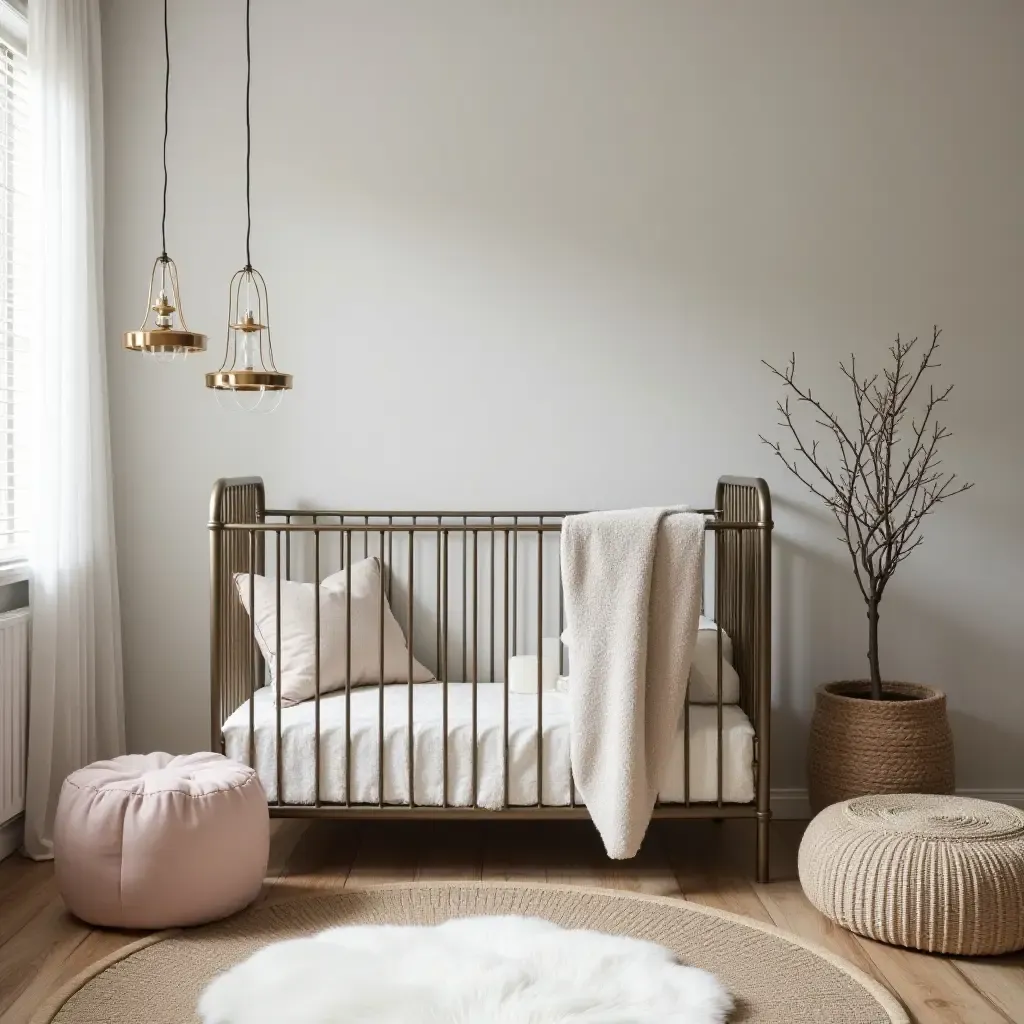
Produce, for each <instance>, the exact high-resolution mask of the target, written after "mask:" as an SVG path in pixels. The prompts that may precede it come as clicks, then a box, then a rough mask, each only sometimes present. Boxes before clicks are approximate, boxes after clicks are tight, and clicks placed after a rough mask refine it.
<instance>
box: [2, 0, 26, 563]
mask: <svg viewBox="0 0 1024 1024" xmlns="http://www.w3.org/2000/svg"><path fill="white" fill-rule="evenodd" d="M25 34H26V22H25V11H24V4H23V2H22V3H18V2H16V0H0V564H3V563H10V562H14V561H19V560H20V559H22V558H23V557H24V542H25V539H26V538H25V534H26V529H27V515H28V509H27V508H26V498H27V495H26V492H25V480H24V478H25V470H26V465H25V455H24V449H25V444H26V441H27V439H28V431H27V423H26V419H27V412H28V410H27V409H26V407H25V396H26V387H27V385H28V382H29V368H28V365H27V363H28V348H27V339H26V337H25V316H26V305H27V300H28V298H29V296H28V294H27V288H26V285H27V281H26V275H25V271H26V267H27V261H26V259H25V255H26V249H27V245H28V242H29V239H28V237H27V232H26V230H25V217H26V214H27V211H28V202H27V197H26V195H25V189H24V186H25V183H26V181H27V171H26V160H27V157H28V155H29V154H28V152H27V147H26V134H25V130H26V127H27V113H28V112H27V109H26V107H27V102H26V101H27V96H26V70H27V69H26V67H25V63H26V61H25Z"/></svg>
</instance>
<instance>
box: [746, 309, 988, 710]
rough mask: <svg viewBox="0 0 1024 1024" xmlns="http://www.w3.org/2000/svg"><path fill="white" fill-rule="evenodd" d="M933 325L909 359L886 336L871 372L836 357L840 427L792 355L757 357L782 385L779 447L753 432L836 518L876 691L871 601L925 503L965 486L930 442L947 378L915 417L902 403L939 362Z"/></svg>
mask: <svg viewBox="0 0 1024 1024" xmlns="http://www.w3.org/2000/svg"><path fill="white" fill-rule="evenodd" d="M941 334H942V332H941V331H940V330H939V328H938V327H935V328H934V330H933V332H932V341H931V344H930V345H929V346H928V347H927V349H925V350H924V352H923V353H921V356H920V359H919V360H918V361H917V362H916V364H915V363H914V362H913V355H912V353H913V351H914V348H915V346H916V345H917V341H918V339H917V338H914V339H913V340H912V341H901V340H900V338H899V336H897V338H896V341H895V342H894V343H893V345H892V346H891V347H890V349H889V354H890V355H891V356H892V361H893V365H892V366H891V367H887V368H885V369H883V370H882V373H881V377H880V376H879V375H878V374H875V375H874V376H871V377H861V376H859V375H858V373H857V363H856V359H855V358H854V357H853V356H852V355H851V356H850V363H849V366H847V365H846V364H845V363H840V364H839V369H840V370H841V371H842V373H843V376H844V377H846V379H847V380H848V381H849V382H850V386H851V387H852V389H853V399H854V405H855V407H856V419H855V421H854V422H853V423H852V424H850V425H847V426H844V425H843V423H841V422H840V420H839V417H838V416H836V415H835V414H833V413H831V412H829V411H828V410H827V409H826V408H825V406H824V405H822V404H821V402H819V401H818V400H817V399H816V398H815V397H814V396H813V395H812V394H811V389H810V388H803V387H801V386H800V385H799V384H797V382H796V355H793V356H791V357H790V360H789V363H788V364H787V365H786V366H785V368H784V369H782V370H779V369H776V368H775V367H774V366H772V365H771V363H768V362H765V364H764V365H765V366H767V367H768V369H769V370H771V371H772V373H774V374H775V376H776V377H778V378H779V379H780V380H781V381H782V383H783V386H784V388H785V390H786V392H787V394H786V396H785V398H784V399H783V400H782V401H780V402H779V403H778V411H779V415H780V416H781V417H782V418H781V420H780V422H779V426H780V427H782V428H783V429H784V430H785V431H786V434H787V437H788V440H787V443H786V447H785V448H784V447H783V444H782V443H781V442H779V441H770V440H768V439H767V438H766V437H763V436H762V437H761V440H762V441H763V442H764V443H765V444H766V445H768V446H769V447H770V448H771V449H772V451H774V452H775V454H776V455H777V456H778V457H779V458H780V459H781V460H782V464H783V465H784V466H785V467H786V469H788V470H789V471H790V472H791V473H792V474H793V475H794V476H795V477H796V478H797V479H798V480H799V481H800V482H801V483H802V484H803V485H804V486H805V487H807V488H808V490H810V492H811V493H812V494H814V495H815V496H816V497H818V498H819V499H820V500H821V501H822V502H823V503H824V505H825V506H826V508H828V509H829V510H830V511H831V512H832V514H833V515H834V516H835V517H836V521H837V522H838V523H839V527H840V529H841V530H842V536H841V537H840V540H842V541H843V543H844V544H845V545H846V547H847V549H848V550H849V552H850V561H851V564H852V566H853V574H854V576H855V577H856V580H857V586H858V587H859V588H860V592H861V595H862V597H863V598H864V602H865V604H866V605H867V608H868V664H869V665H870V668H871V696H872V698H873V699H875V700H881V699H882V675H881V670H880V668H879V659H878V606H879V603H880V602H881V600H882V595H883V594H884V593H885V588H886V587H887V586H888V585H889V580H891V579H892V576H893V573H894V572H895V571H896V568H897V566H899V565H900V564H901V563H902V562H904V561H906V559H907V558H908V557H909V556H910V554H911V552H913V551H915V550H916V549H917V548H918V547H919V546H920V544H921V542H922V541H923V540H924V537H923V535H922V534H921V524H922V521H923V520H924V517H925V516H927V515H928V514H930V513H931V512H933V511H934V510H935V507H936V506H937V505H939V504H941V503H942V502H943V501H945V500H946V499H947V498H952V497H953V496H954V495H956V494H963V492H964V491H967V490H970V489H971V488H972V487H973V486H974V484H972V483H963V482H961V481H960V480H959V479H958V477H957V475H956V474H955V473H947V472H945V471H944V470H943V469H941V468H940V467H941V465H942V460H941V459H940V458H939V445H940V444H941V442H942V441H944V440H946V438H948V437H950V436H951V435H950V432H949V430H947V429H946V427H944V426H942V425H941V424H940V423H939V422H938V420H937V418H936V414H937V410H938V408H939V407H940V406H941V405H942V404H943V403H944V402H946V401H947V400H948V398H949V395H950V392H951V391H952V390H953V385H952V384H950V385H949V387H947V388H945V389H943V390H940V391H936V390H935V388H934V387H932V386H929V388H928V397H927V400H926V401H925V402H924V406H923V408H922V409H921V410H920V411H919V413H918V415H917V416H916V417H915V416H913V415H911V412H910V402H911V399H912V397H913V395H914V393H915V391H916V390H917V387H918V385H919V384H920V383H921V381H922V379H923V378H924V377H925V375H926V374H927V373H928V372H929V371H931V370H935V369H938V368H939V366H941V365H942V364H941V363H939V362H937V361H936V354H937V353H938V350H939V336H940V335H941ZM791 396H792V397H793V398H794V399H795V405H796V407H799V406H805V407H806V408H807V410H808V411H809V412H810V414H811V416H812V418H813V423H814V425H815V426H816V427H818V428H820V430H821V431H823V432H824V435H825V437H826V438H827V440H828V441H829V445H828V447H830V448H831V447H834V449H835V452H834V454H835V456H836V459H837V460H838V461H835V460H833V461H832V465H830V464H829V460H827V459H826V456H825V454H824V451H823V446H822V444H821V442H820V440H818V439H814V438H810V439H809V440H805V438H806V437H808V435H807V434H805V433H802V432H801V428H799V427H798V426H797V424H796V423H795V422H794V409H793V408H791V406H790V397H791Z"/></svg>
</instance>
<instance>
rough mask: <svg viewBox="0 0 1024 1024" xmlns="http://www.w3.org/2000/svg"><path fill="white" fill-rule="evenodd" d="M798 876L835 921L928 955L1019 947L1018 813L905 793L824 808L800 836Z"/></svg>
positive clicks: (1022, 917)
mask: <svg viewBox="0 0 1024 1024" xmlns="http://www.w3.org/2000/svg"><path fill="white" fill-rule="evenodd" d="M799 871H800V884H801V885H802V886H803V889H804V892H805V893H806V894H807V898H808V899H809V900H810V901H811V903H813V904H814V906H816V907H817V908H818V910H820V911H821V912H822V913H823V914H824V915H825V916H826V917H829V918H831V919H832V920H833V921H835V922H836V923H837V924H839V925H842V927H844V928H847V929H849V930H850V931H853V932H857V933H858V934H859V935H866V936H867V937H868V938H872V939H877V940H879V941H880V942H888V943H892V944H893V945H897V946H908V947H911V948H913V949H922V950H925V951H927V952H930V953H945V954H949V955H960V956H984V955H990V954H997V953H1007V952H1010V951H1013V950H1017V949H1022V948H1024V811H1020V810H1018V809H1017V808H1014V807H1007V806H1006V805H1004V804H997V803H991V802H989V801H987V800H971V799H968V798H966V797H958V796H932V795H927V794H919V793H906V794H896V795H892V794H890V795H886V796H866V797H857V798H856V799H854V800H845V801H843V802H842V803H838V804H833V805H832V806H831V807H827V808H825V810H823V811H822V812H821V814H819V815H818V816H817V817H816V818H815V819H814V820H813V821H812V822H811V824H810V825H809V826H808V827H807V831H806V832H805V833H804V838H803V841H802V842H801V844H800V856H799Z"/></svg>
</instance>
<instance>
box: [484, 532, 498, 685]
mask: <svg viewBox="0 0 1024 1024" xmlns="http://www.w3.org/2000/svg"><path fill="white" fill-rule="evenodd" d="M491 526H492V527H493V526H494V516H491ZM497 540H498V538H497V536H496V535H495V534H494V533H493V532H492V533H491V544H490V553H491V571H490V576H489V577H488V579H489V580H490V584H491V644H490V647H488V651H490V656H491V670H490V672H489V673H488V675H487V678H488V680H489V681H490V682H492V683H495V682H497V679H496V678H495V675H494V603H495V602H494V545H495V544H496V543H497Z"/></svg>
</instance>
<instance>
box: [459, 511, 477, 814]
mask: <svg viewBox="0 0 1024 1024" xmlns="http://www.w3.org/2000/svg"><path fill="white" fill-rule="evenodd" d="M463 543H465V536H463ZM478 579H479V577H478V576H477V532H476V530H474V531H473V646H472V655H473V758H472V761H473V806H474V807H476V806H477V785H478V783H477V764H476V759H477V749H476V748H477V740H478V736H477V649H476V643H477V606H478V605H479V603H480V602H479V601H478V600H477V581H478ZM463 632H465V629H463Z"/></svg>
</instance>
